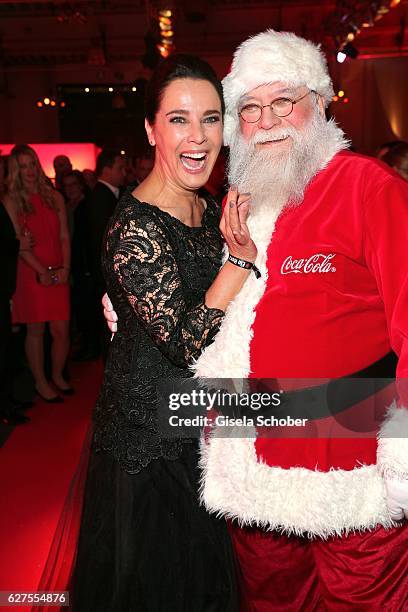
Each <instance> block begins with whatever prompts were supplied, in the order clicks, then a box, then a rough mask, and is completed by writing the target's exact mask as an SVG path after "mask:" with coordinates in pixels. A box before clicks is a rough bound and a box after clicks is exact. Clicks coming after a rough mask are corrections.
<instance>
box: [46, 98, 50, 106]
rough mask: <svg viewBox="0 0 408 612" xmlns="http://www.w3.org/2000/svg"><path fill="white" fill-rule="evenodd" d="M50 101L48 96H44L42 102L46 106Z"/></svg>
mask: <svg viewBox="0 0 408 612" xmlns="http://www.w3.org/2000/svg"><path fill="white" fill-rule="evenodd" d="M50 102H51V100H50V99H49V98H44V104H45V105H46V106H48V105H49V103H50Z"/></svg>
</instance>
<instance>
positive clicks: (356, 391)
mask: <svg viewBox="0 0 408 612" xmlns="http://www.w3.org/2000/svg"><path fill="white" fill-rule="evenodd" d="M397 361H398V359H397V356H396V355H395V353H393V352H390V353H388V354H387V355H385V356H384V357H382V358H381V359H379V360H378V361H376V362H375V363H372V364H371V365H369V366H367V367H366V368H364V369H362V370H359V371H358V372H354V373H353V374H350V376H345V377H342V378H335V379H333V380H330V381H329V382H328V383H325V384H323V385H318V386H313V387H306V388H302V389H298V390H294V391H278V390H277V386H276V383H277V381H272V379H251V382H250V388H251V393H255V392H258V393H262V392H268V393H271V392H277V391H278V392H279V398H280V404H279V406H275V407H273V408H272V409H268V410H267V412H268V414H270V415H273V416H274V417H276V418H277V419H279V418H286V417H287V416H288V415H289V416H290V417H292V418H294V419H302V418H303V419H305V418H306V419H308V420H313V419H323V418H326V417H330V416H333V415H336V414H339V413H340V412H344V411H345V410H348V409H349V408H351V407H352V406H355V405H357V404H359V403H360V402H362V401H364V400H366V399H367V398H369V397H371V396H373V395H374V394H375V393H378V392H379V391H381V390H382V389H385V388H386V387H387V386H388V385H390V384H391V383H393V382H394V379H395V370H396V365H397Z"/></svg>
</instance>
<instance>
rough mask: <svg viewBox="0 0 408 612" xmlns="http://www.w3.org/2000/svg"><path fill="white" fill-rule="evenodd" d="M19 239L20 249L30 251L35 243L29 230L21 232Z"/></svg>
mask: <svg viewBox="0 0 408 612" xmlns="http://www.w3.org/2000/svg"><path fill="white" fill-rule="evenodd" d="M19 241H20V251H31V249H32V248H33V246H34V245H35V241H34V236H33V235H32V234H31V232H27V233H26V234H21V235H20V237H19Z"/></svg>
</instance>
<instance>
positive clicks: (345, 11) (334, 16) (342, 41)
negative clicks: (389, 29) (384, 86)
mask: <svg viewBox="0 0 408 612" xmlns="http://www.w3.org/2000/svg"><path fill="white" fill-rule="evenodd" d="M400 2H401V0H370V1H367V2H357V3H352V2H349V1H347V0H340V1H339V2H338V3H337V5H338V8H337V9H336V11H334V12H333V13H331V14H330V15H329V16H328V18H327V19H326V22H325V25H326V28H327V29H330V30H331V31H332V35H333V37H334V39H335V44H336V49H337V61H338V62H340V63H342V62H344V60H345V59H346V57H351V58H352V59H356V57H357V56H358V51H357V49H356V48H355V47H353V46H352V49H351V53H349V52H348V50H347V47H348V46H349V45H350V43H352V42H353V41H354V40H355V39H356V38H357V36H358V34H360V32H361V29H362V28H370V27H373V26H374V25H375V23H376V22H377V21H379V20H380V19H382V17H384V15H386V14H387V13H389V11H390V10H392V9H393V8H395V7H396V6H398V5H399V3H400Z"/></svg>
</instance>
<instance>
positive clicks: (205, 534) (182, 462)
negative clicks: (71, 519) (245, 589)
mask: <svg viewBox="0 0 408 612" xmlns="http://www.w3.org/2000/svg"><path fill="white" fill-rule="evenodd" d="M197 463H198V452H197V448H196V444H195V443H192V444H186V445H185V446H184V450H183V453H182V455H181V457H180V458H178V459H177V460H175V461H169V460H165V459H163V458H159V459H157V460H154V461H152V462H151V463H150V464H149V465H148V466H147V467H146V468H145V469H143V470H142V471H141V472H140V473H138V474H128V473H126V472H125V471H124V470H123V469H121V468H120V467H119V465H118V463H117V462H116V460H115V459H114V458H113V457H112V456H111V455H110V454H109V453H104V452H99V453H93V452H91V456H90V462H89V468H88V478H87V484H86V488H85V498H84V507H83V514H82V520H81V528H80V535H79V546H78V553H77V558H76V563H75V567H74V572H73V575H72V578H71V584H70V588H69V591H70V598H71V607H72V609H73V610H74V612H82V611H83V612H101V611H102V610H103V611H104V612H131V611H135V612H136V611H137V612H191V611H192V610H194V612H237V611H238V610H239V602H238V599H239V598H238V592H237V581H236V564H235V560H234V554H233V550H232V544H231V542H230V538H229V535H228V532H227V527H226V524H225V521H224V520H222V519H217V518H216V517H214V516H210V515H209V514H208V513H207V512H206V511H205V510H204V508H202V507H201V506H200V505H199V502H198V494H197V491H198V476H199V472H198V467H197Z"/></svg>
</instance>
